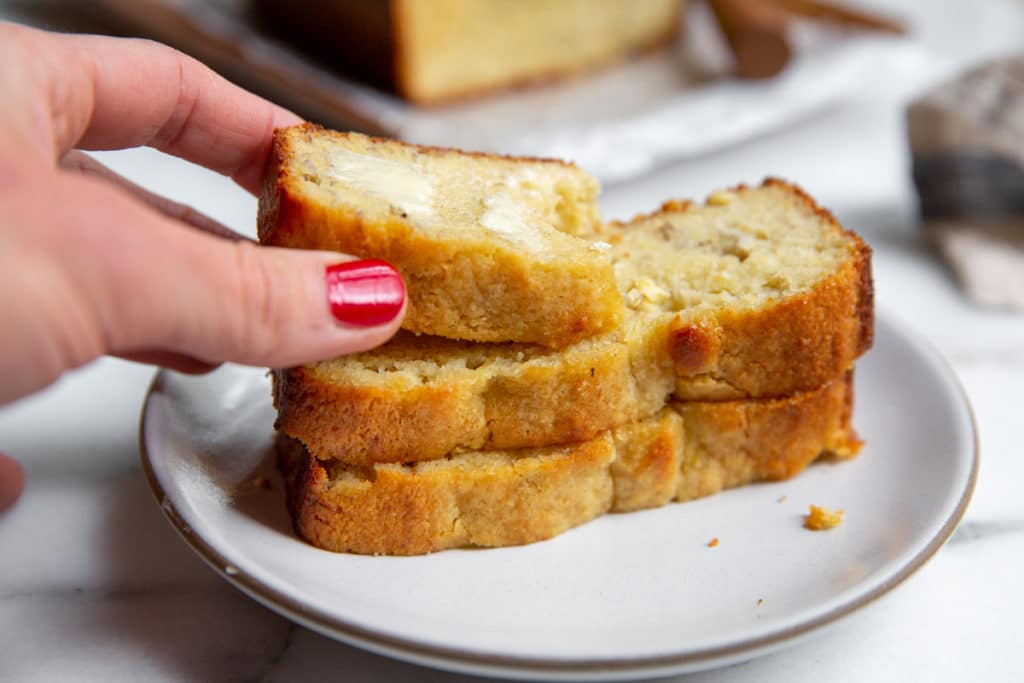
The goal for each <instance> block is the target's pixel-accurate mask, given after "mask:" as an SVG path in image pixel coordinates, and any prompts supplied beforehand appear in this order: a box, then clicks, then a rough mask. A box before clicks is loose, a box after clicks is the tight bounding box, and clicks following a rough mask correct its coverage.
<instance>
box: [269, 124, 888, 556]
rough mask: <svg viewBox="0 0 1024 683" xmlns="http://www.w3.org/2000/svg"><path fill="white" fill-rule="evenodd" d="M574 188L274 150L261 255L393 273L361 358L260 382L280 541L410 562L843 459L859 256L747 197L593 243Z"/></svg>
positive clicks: (791, 199)
mask: <svg viewBox="0 0 1024 683" xmlns="http://www.w3.org/2000/svg"><path fill="white" fill-rule="evenodd" d="M598 190H599V188H598V183H597V182H596V181H595V180H594V179H593V178H591V177H590V176H589V175H587V174H586V173H585V172H583V171H582V170H580V169H579V168H577V167H575V166H574V165H572V164H568V163H564V162H561V161H553V160H543V159H529V158H510V157H499V156H493V155H484V154H473V153H465V152H459V151H456V150H448V149H439V148H427V147H417V146H414V145H406V144H402V143H399V142H395V141H391V140H383V139H376V138H370V137H366V136H362V135H358V134H351V133H336V132H332V131H327V130H323V129H320V128H318V127H315V126H312V125H304V126H297V127H294V128H288V129H283V130H279V131H278V132H277V133H276V135H275V143H274V151H273V157H272V159H271V161H270V163H269V164H268V172H267V175H266V179H265V183H264V188H263V195H262V197H261V206H260V223H259V235H260V240H261V242H263V243H265V244H271V245H277V246H287V247H296V248H310V249H330V250H336V251H340V252H345V253H348V254H352V255H355V256H360V257H366V258H371V257H372V258H380V259H384V260H387V261H389V262H390V263H392V264H393V265H394V266H395V267H396V268H397V269H398V270H399V272H401V273H402V276H403V278H404V279H405V282H406V287H407V290H408V309H407V315H406V318H405V321H404V323H403V328H404V329H403V330H402V331H401V332H399V334H398V335H397V336H396V337H395V338H394V339H392V340H391V341H390V342H388V343H387V344H385V345H384V346H382V347H379V348H377V349H374V350H372V351H368V352H364V353H359V354H355V355H350V356H345V357H341V358H336V359H332V360H326V361H323V362H320V363H314V364H311V365H307V366H303V367H294V368H283V369H277V370H275V371H274V373H273V385H274V389H273V391H274V402H275V406H276V408H277V411H278V419H277V423H276V428H277V430H278V432H279V434H280V443H279V453H278V456H279V457H278V460H279V466H280V469H281V471H282V472H283V474H284V476H285V480H286V482H287V494H288V506H289V509H290V512H291V515H292V518H293V521H294V525H295V529H296V531H297V532H298V534H299V535H300V536H301V537H302V538H304V539H306V540H307V541H309V542H310V543H312V544H314V545H316V546H319V547H321V548H326V549H328V550H334V551H339V552H353V553H367V554H396V555H410V554H420V553H427V552H431V551H436V550H441V549H444V548H452V547H459V546H490V547H493V546H506V545H516V544H523V543H531V542H534V541H539V540H542V539H546V538H550V537H552V536H555V535H556V534H559V533H561V532H563V531H566V530H567V529H569V528H571V527H573V526H576V525H578V524H581V523H583V522H586V521H588V520H591V519H593V518H595V517H598V516H599V515H602V514H604V513H607V512H625V511H630V510H638V509H642V508H649V507H654V506H660V505H664V504H666V503H669V502H670V501H685V500H691V499H694V498H698V497H701V496H706V495H709V494H712V493H715V492H717V491H720V490H722V489H724V488H729V487H735V486H741V485H744V484H747V483H750V482H754V481H758V480H777V479H784V478H787V477H790V476H793V475H794V474H796V473H798V472H800V471H801V470H802V469H804V468H805V467H806V466H807V465H808V464H809V463H811V462H812V461H814V460H815V459H816V458H818V457H819V456H823V455H830V456H833V457H840V458H842V457H849V456H852V455H854V454H855V453H856V452H857V450H858V448H859V446H860V441H859V440H858V438H857V436H856V433H855V432H854V430H853V428H852V426H851V411H852V405H853V403H852V399H853V364H854V361H855V360H856V359H857V358H858V357H859V356H860V355H861V354H863V353H864V351H865V350H867V349H868V348H869V347H870V345H871V340H872V329H873V301H872V281H871V257H870V251H869V249H868V247H867V246H866V245H865V244H864V243H863V242H862V241H861V240H860V238H858V237H857V236H856V235H854V234H853V233H851V232H848V231H846V230H844V229H843V228H842V227H840V226H839V224H838V223H837V222H836V221H835V219H834V218H833V217H832V215H831V214H830V213H829V212H827V211H826V210H824V209H821V208H820V207H818V206H817V205H816V204H815V202H814V201H813V200H812V199H811V198H810V197H808V196H807V195H806V194H804V193H803V192H802V191H801V190H800V189H798V188H797V187H795V186H793V185H790V184H788V183H786V182H783V181H779V180H767V181H765V182H764V183H763V184H762V185H761V186H759V187H745V186H740V187H736V188H733V189H729V190H723V191H720V192H716V193H714V194H712V195H711V196H710V197H708V199H707V201H706V202H705V203H704V204H696V203H690V202H686V201H670V202H667V203H665V204H664V205H663V206H662V207H660V208H659V209H658V210H656V211H654V212H653V213H651V214H648V215H642V216H638V217H636V218H634V219H633V220H632V221H630V222H628V223H621V222H612V223H602V222H601V221H600V219H599V216H598V209H597V203H596V200H597V195H598Z"/></svg>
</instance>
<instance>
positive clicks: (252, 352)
mask: <svg viewBox="0 0 1024 683" xmlns="http://www.w3.org/2000/svg"><path fill="white" fill-rule="evenodd" d="M0 92H4V93H7V98H6V100H5V102H4V106H3V107H2V108H0V272H2V273H3V285H2V296H0V328H2V329H3V334H2V335H0V374H2V376H3V381H2V382H0V404H3V403H5V402H8V401H11V400H14V399H15V398H18V397H20V396H23V395H25V394H27V393H30V392H32V391H35V390H37V389H40V388H42V387H44V386H46V385H47V384H49V383H51V382H53V381H54V380H55V379H56V378H57V377H59V376H60V374H61V373H62V372H64V371H65V370H68V369H70V368H74V367H77V366H80V365H82V364H84V363H87V362H88V361H90V360H92V359H94V358H96V357H97V356H100V355H103V354H114V355H118V356H121V357H123V358H128V359H133V360H141V361H146V362H152V363H157V364H160V365H164V366H167V367H171V368H175V369H179V370H184V371H206V370H209V369H211V368H212V367H214V366H216V365H217V364H219V363H221V362H224V361H235V362H240V363H246V364H251V365H259V366H271V367H280V366H288V365H295V364H299V363H303V362H309V361H313V360H318V359H322V358H327V357H332V356H337V355H340V354H344V353H349V352H353V351H360V350H365V349H368V348H372V347H374V346H376V345H378V344H381V343H383V342H384V341H386V340H387V339H388V338H389V337H391V335H393V334H394V333H395V331H396V330H397V329H398V326H399V324H400V322H401V318H402V316H403V314H404V305H405V304H404V301H405V290H404V287H403V286H402V284H401V279H400V278H399V276H398V275H397V273H396V272H395V271H394V270H393V269H391V268H390V266H387V265H386V264H380V263H379V262H377V264H376V265H375V266H374V265H373V264H370V266H371V267H369V268H359V267H358V264H351V265H350V266H349V267H343V268H340V269H338V268H336V267H333V266H337V265H338V264H339V263H341V262H344V261H348V260H349V258H348V257H346V256H343V255H339V254H335V253H328V252H312V251H300V250H284V249H272V248H264V247H258V246H257V245H255V244H253V243H251V242H249V241H247V240H244V239H242V238H240V237H239V236H237V235H233V234H231V233H230V231H228V230H227V229H226V228H223V227H221V226H217V225H216V224H215V223H214V222H213V221H212V220H210V219H208V218H206V217H203V216H200V215H198V214H196V213H195V212H194V211H192V210H191V209H187V208H186V207H182V206H180V205H177V204H174V203H172V202H170V201H168V200H165V199H163V198H160V197H157V196H156V195H153V194H150V193H148V192H145V191H142V190H141V189H140V188H138V187H136V186H134V185H132V184H131V183H130V182H128V181H126V180H124V179H122V178H119V177H117V176H116V175H115V174H113V173H112V172H111V171H109V170H107V169H105V168H103V167H102V166H100V165H99V164H98V163H97V162H95V161H93V160H92V159H91V158H89V157H86V156H85V155H84V154H81V153H79V152H76V151H74V150H75V149H76V148H77V149H118V148H124V147H133V146H138V145H148V146H151V147H155V148H156V149H159V150H162V151H164V152H167V153H169V154H173V155H175V156H179V157H182V158H184V159H188V160H190V161H193V162H195V163H198V164H201V165H203V166H205V167H207V168H210V169H213V170H215V171H218V172H220V173H223V174H225V175H227V176H230V177H231V178H232V179H233V180H234V181H235V182H237V183H238V184H239V185H241V186H242V187H243V188H245V189H246V190H248V191H249V192H252V193H256V192H258V188H259V183H260V177H261V175H262V172H263V165H264V163H265V160H266V158H267V155H268V152H269V148H270V143H271V134H272V132H273V130H274V129H275V128H277V127H280V126H286V125H291V124H294V123H298V122H299V119H298V118H297V117H295V116H294V115H293V114H290V113H288V112H287V111H284V110H283V109H280V108H278V107H275V106H274V105H272V104H270V103H268V102H266V101H264V100H262V99H260V98H257V97H255V96H253V95H251V94H249V93H246V92H245V91H243V90H241V89H239V88H236V87H235V86H233V85H231V84H229V83H228V82H226V81H225V80H223V79H221V78H219V77H218V76H217V75H215V74H214V73H213V72H211V71H210V70H208V69H207V68H205V67H204V66H202V65H201V64H199V63H198V62H196V61H195V60H192V59H190V58H188V57H186V56H184V55H182V54H180V53H178V52H175V51H174V50H172V49H170V48H167V47H164V46H161V45H158V44H155V43H152V42H149V41H141V40H124V39H113V38H102V37H96V36H61V35H56V34H49V33H45V32H42V31H36V30H32V29H28V28H25V27H20V26H16V25H12V24H5V23H0ZM353 265H354V266H356V267H355V268H353V267H352V266H353ZM8 463H9V460H8V461H5V460H4V459H3V458H2V457H0V507H2V506H3V504H4V498H5V495H4V494H5V493H9V491H10V490H13V491H15V494H14V495H16V491H17V490H20V485H14V484H12V482H15V483H16V480H20V477H13V478H12V473H13V472H14V470H12V469H11V467H16V464H15V465H9V464H8ZM5 479H6V481H7V484H3V483H2V481H3V480H5ZM5 486H6V487H8V488H4V487H5ZM7 497H8V498H11V497H12V496H11V495H8V496H7Z"/></svg>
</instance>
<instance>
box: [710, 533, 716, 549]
mask: <svg viewBox="0 0 1024 683" xmlns="http://www.w3.org/2000/svg"><path fill="white" fill-rule="evenodd" d="M708 547H709V548H717V547H718V536H715V537H714V538H712V539H711V540H710V541H708Z"/></svg>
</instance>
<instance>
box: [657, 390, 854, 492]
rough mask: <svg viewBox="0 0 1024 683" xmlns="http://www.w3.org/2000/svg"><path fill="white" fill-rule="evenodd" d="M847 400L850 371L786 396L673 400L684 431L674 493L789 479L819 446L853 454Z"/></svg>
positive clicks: (815, 454) (827, 450) (844, 454)
mask: <svg viewBox="0 0 1024 683" xmlns="http://www.w3.org/2000/svg"><path fill="white" fill-rule="evenodd" d="M852 401H853V373H852V372H850V373H847V374H846V376H845V377H844V378H842V379H839V380H836V381H834V382H832V383H830V384H828V385H826V386H824V387H822V388H820V389H817V390H815V391H808V392H803V393H800V394H795V395H793V396H789V397H785V398H779V399H768V400H761V401H725V402H718V403H713V402H690V403H685V402H677V403H673V404H672V408H673V409H674V410H675V411H676V412H678V413H679V414H680V415H681V416H682V418H683V424H684V428H685V431H686V446H685V450H684V454H683V457H682V461H683V465H682V470H681V477H680V479H679V482H678V486H677V491H676V499H677V500H681V501H685V500H692V499H694V498H699V497H702V496H707V495H710V494H713V493H717V492H718V491H721V490H722V489H726V488H732V487H735V486H742V485H744V484H747V483H750V482H754V481H761V480H779V479H787V478H789V477H792V476H793V475H795V474H797V473H799V472H801V471H802V470H803V469H804V468H806V467H807V465H809V464H810V463H811V462H813V461H814V460H815V459H816V458H818V456H819V455H821V454H822V453H823V452H825V453H830V454H832V455H835V456H837V457H841V458H847V457H852V456H854V455H856V454H857V453H858V452H859V450H860V448H861V445H862V442H861V441H860V439H859V438H858V437H857V434H856V432H855V431H854V430H853V428H852V426H851V425H850V417H851V405H852Z"/></svg>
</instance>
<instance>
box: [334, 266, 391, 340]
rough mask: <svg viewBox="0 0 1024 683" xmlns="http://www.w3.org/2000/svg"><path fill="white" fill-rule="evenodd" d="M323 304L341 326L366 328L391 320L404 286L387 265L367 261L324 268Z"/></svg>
mask: <svg viewBox="0 0 1024 683" xmlns="http://www.w3.org/2000/svg"><path fill="white" fill-rule="evenodd" d="M325 276H326V277H327V303H328V304H330V307H331V315H333V316H334V317H335V318H337V319H338V320H340V321H341V322H343V323H348V324H349V325H359V326H361V327H370V326H371V325H382V324H384V323H386V322H389V321H391V320H394V318H395V316H396V315H398V312H399V311H401V310H402V303H403V302H404V301H405V283H404V282H402V276H401V275H399V274H398V271H396V270H395V269H394V268H393V267H392V266H391V264H390V263H386V262H384V261H378V260H375V259H369V260H364V261H347V262H345V263H335V264H334V265H332V266H327V269H326V271H325Z"/></svg>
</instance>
